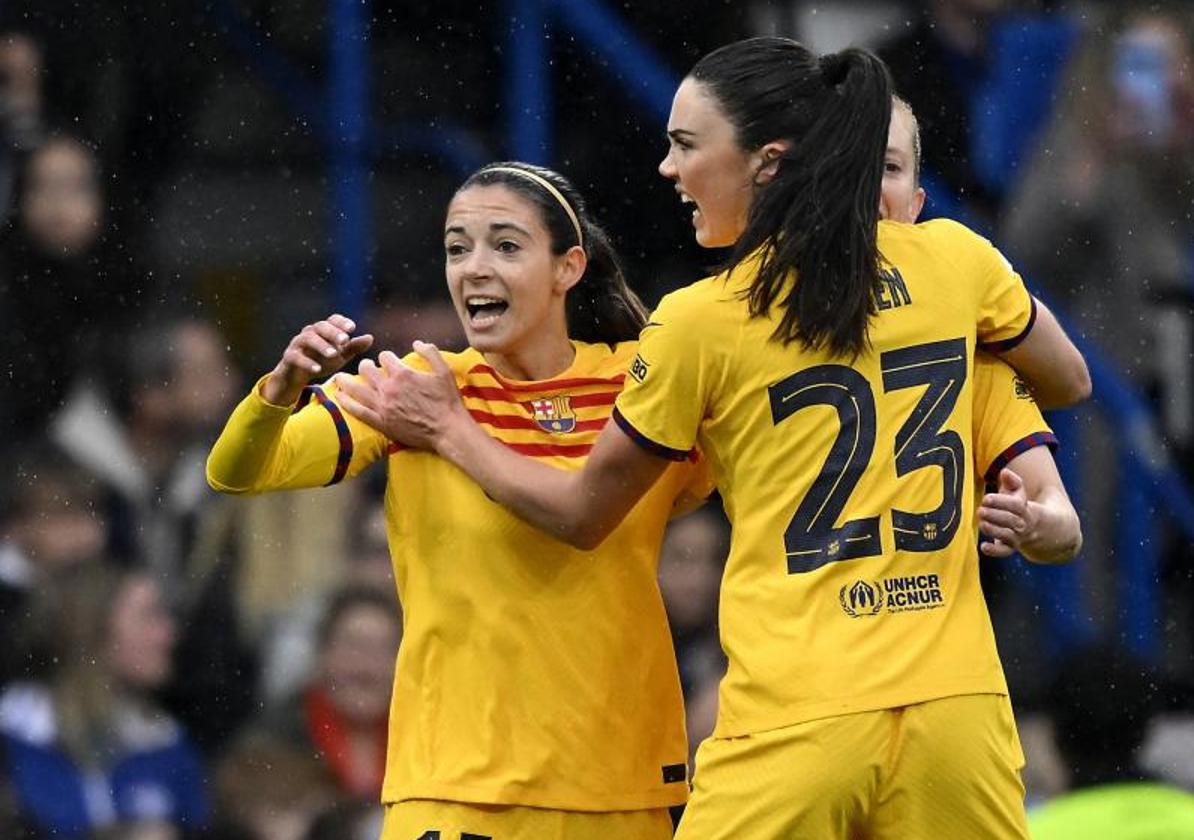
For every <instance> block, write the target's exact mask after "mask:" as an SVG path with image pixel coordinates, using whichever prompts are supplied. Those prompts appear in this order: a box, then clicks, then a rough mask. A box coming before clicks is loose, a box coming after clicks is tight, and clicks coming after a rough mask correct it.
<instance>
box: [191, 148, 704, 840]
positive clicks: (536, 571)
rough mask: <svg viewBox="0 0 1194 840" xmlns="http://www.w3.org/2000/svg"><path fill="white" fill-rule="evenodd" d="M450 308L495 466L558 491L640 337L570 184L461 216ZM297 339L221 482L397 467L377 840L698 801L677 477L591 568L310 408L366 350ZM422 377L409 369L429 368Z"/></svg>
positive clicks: (453, 231) (267, 483)
mask: <svg viewBox="0 0 1194 840" xmlns="http://www.w3.org/2000/svg"><path fill="white" fill-rule="evenodd" d="M444 250H445V254H446V273H447V279H448V290H449V292H450V295H451V298H452V302H453V303H454V305H455V307H456V310H457V312H458V314H459V316H460V319H461V322H462V324H463V325H464V330H465V332H466V334H467V336H468V339H469V343H470V345H471V349H469V350H467V351H465V352H463V353H459V354H452V355H449V356H448V357H447V362H446V363H447V364H448V365H449V366H450V367H451V369H452V370H453V371H454V374H453V375H454V376H456V377H457V380H458V382H459V384H460V391H459V393H460V395H461V396H462V397H463V399H464V400H465V402H466V404H467V406H468V411H470V412H471V415H470V416H472V417H473V418H475V419H476V421H477V422H478V423H480V424H482V426H483V427H484V428H485V429H486V430H487V434H490V435H492V436H493V439H494V440H495V441H500V443H499V445H501V446H508V447H510V449H511V451H512V452H520V453H522V454H525V455H528V456H530V457H533V458H535V459H536V460H539V461H542V462H543V463H544V464H551V465H554V466H558V467H561V468H563V469H571V470H575V469H578V468H579V467H580V465H581V464H583V462H584V460H585V458H586V456H587V455H588V453H589V451H590V449H591V448H592V445H593V442H594V440H595V439H596V437H597V434H598V432H599V430H600V429H601V428H602V427H603V426H604V425H605V424H606V422H607V420H608V419H609V416H610V412H611V410H612V408H613V402H614V398H615V397H616V396H617V394H618V392H619V391H620V390H621V387H622V381H623V378H624V375H625V371H626V369H627V367H628V366H629V363H630V360H631V358H633V356H634V349H635V342H634V341H633V340H632V339H633V338H634V337H635V336H636V335H637V334H638V331H639V328H640V327H641V326H642V325H643V323H644V320H645V318H644V315H645V312H644V310H643V308H642V305H641V303H640V302H639V301H638V299H637V297H636V296H635V295H634V293H633V292H632V291H630V289H629V288H628V287H627V285H626V282H625V280H624V278H623V275H622V272H621V270H620V268H619V265H618V260H617V257H616V254H615V253H614V250H613V248H612V247H611V246H610V243H609V241H608V239H607V238H606V236H605V234H604V233H603V232H602V230H601V229H600V228H599V227H598V226H597V225H595V224H594V223H593V221H592V220H591V219H590V218H589V216H588V214H587V212H586V210H585V206H584V203H583V202H582V200H581V198H580V196H579V195H578V194H577V193H576V191H575V190H574V189H573V187H572V186H571V185H570V184H569V183H568V182H567V181H566V180H565V179H563V178H562V177H560V176H559V175H557V174H555V173H553V172H550V171H548V170H546V169H541V168H538V167H533V166H528V165H526V164H499V165H493V166H488V167H485V168H484V169H482V170H480V171H478V172H477V173H476V174H474V175H473V176H472V177H470V178H469V179H468V180H467V181H466V182H465V183H464V185H463V186H462V187H461V188H460V190H459V191H458V192H457V193H456V195H455V197H454V198H453V199H452V201H451V203H450V205H449V206H448V212H447V221H446V224H445V229H444ZM354 328H355V325H354V324H353V323H352V322H351V321H349V320H348V319H347V318H344V317H342V316H339V315H333V316H331V317H330V318H328V319H327V320H326V321H321V322H319V323H318V324H314V325H311V326H308V327H305V328H304V329H303V330H302V331H301V332H300V333H299V334H298V335H296V336H295V337H294V338H293V339H292V340H291V342H290V344H289V346H288V347H287V348H286V351H285V353H284V354H283V355H282V358H281V360H280V361H279V362H278V365H277V366H276V367H275V368H274V370H273V372H272V373H271V374H269V375H268V376H266V377H265V378H263V380H262V381H260V382H259V383H258V384H257V386H256V387H255V388H254V389H253V391H252V393H251V394H250V395H249V396H248V397H247V398H246V399H245V400H244V401H243V402H242V403H241V404H240V406H239V407H238V408H237V409H236V411H235V412H234V413H233V415H232V418H231V419H230V420H229V422H228V425H227V428H226V429H225V430H224V432H223V434H222V435H221V437H220V439H219V440H218V441H217V442H216V445H215V447H214V449H213V450H212V453H211V456H210V459H209V461H208V480H209V482H210V483H211V485H212V486H213V487H215V488H216V489H217V490H221V491H224V492H229V493H249V492H260V491H264V490H275V489H283V488H290V487H311V486H317V485H321V484H330V483H335V482H337V481H340V480H341V479H343V478H345V477H349V476H354V475H356V474H357V473H358V472H359V471H360V470H362V469H363V468H364V467H365V466H366V465H368V464H369V463H371V462H373V461H377V460H381V459H386V462H387V471H388V475H387V478H388V481H387V489H386V509H387V519H388V527H389V538H390V546H391V551H392V554H393V558H394V569H395V578H396V580H397V583H398V589H399V592H400V595H401V599H402V606H403V617H404V625H405V626H404V638H403V642H402V646H401V649H400V652H399V655H398V663H397V671H396V674H395V684H394V697H393V701H392V706H391V715H390V738H389V748H388V756H387V767H386V778H385V784H384V788H383V792H382V799H383V802H384V803H385V804H386V812H385V825H384V830H383V835H382V836H383V838H385V840H416V838H421V840H458V838H462V837H464V838H474V840H480V838H483V837H485V838H488V837H493V838H495V840H499V839H500V840H523V838H525V840H542V838H560V840H563V838H568V840H572V839H573V838H577V840H588V838H592V840H599V839H600V840H607V838H612V837H617V838H628V839H629V840H639V839H640V838H641V839H642V840H655V838H667V837H670V836H671V832H672V825H671V820H670V818H669V815H668V811H667V808H668V807H669V806H672V805H676V804H679V803H681V802H683V801H684V800H685V799H686V798H687V793H688V790H687V784H686V781H687V779H686V773H685V766H686V765H685V761H686V757H687V748H686V743H685V735H684V726H683V720H684V709H683V704H682V698H681V695H680V685H679V679H678V676H677V673H676V665H675V660H674V656H673V653H672V648H671V641H670V636H669V633H668V628H667V622H666V618H665V614H664V610H663V603H662V599H661V597H660V594H659V589H658V586H657V583H656V566H657V556H658V552H659V547H660V543H661V541H662V536H663V531H664V527H665V525H666V523H667V520H668V517H669V515H671V513H672V512H673V505H674V503H675V502H676V500H677V498H678V497H680V496H681V495H682V493H684V492H686V491H687V492H690V493H692V494H693V495H694V496H696V497H698V498H703V497H704V495H706V494H707V493H708V491H709V489H710V487H711V481H710V480H709V478H708V477H707V473H706V472H705V471H704V470H703V469H702V468H701V467H700V466H699V465H697V464H695V463H691V462H690V463H683V464H677V465H675V466H674V467H673V468H671V469H669V470H668V471H667V472H666V474H665V476H664V478H663V479H662V480H661V481H660V482H659V483H658V484H656V485H655V487H654V488H653V489H652V490H651V492H649V493H647V494H646V496H645V498H644V499H643V501H642V503H641V504H640V505H638V506H637V507H636V509H635V510H634V512H633V513H631V514H630V516H628V517H627V519H626V521H625V522H624V523H623V524H622V525H621V526H620V527H618V528H616V529H615V530H614V531H613V533H612V534H611V535H610V537H609V538H608V539H607V540H606V542H605V543H604V545H603V546H602V547H601V548H600V549H599V550H597V551H594V552H589V551H581V550H577V549H574V548H571V547H570V546H568V545H567V544H565V543H563V542H561V541H559V540H557V539H554V538H552V537H550V536H547V535H546V534H544V533H542V532H541V531H538V530H536V529H534V528H532V527H530V526H529V525H527V524H526V523H524V522H522V521H520V520H519V519H517V518H515V517H514V516H513V515H512V514H510V513H509V512H507V511H506V510H505V509H504V508H502V507H500V506H499V505H497V504H496V503H494V502H493V501H491V500H490V499H488V498H486V496H485V494H484V493H483V492H482V490H481V488H480V487H478V486H477V485H476V484H475V483H473V482H472V481H470V480H469V479H468V478H467V477H466V476H465V475H464V474H463V473H462V472H460V471H459V470H458V469H456V467H454V466H453V465H452V464H450V463H448V462H447V461H446V460H444V459H441V458H437V457H434V456H432V455H429V454H427V453H425V452H419V451H414V450H406V449H403V448H402V447H399V446H396V445H391V442H390V441H389V440H388V439H387V438H386V437H384V436H383V435H381V434H379V433H377V432H376V431H374V430H373V429H371V428H369V427H368V426H365V425H364V424H361V423H359V422H358V421H357V420H355V419H354V418H353V417H352V416H351V415H348V414H346V413H344V412H343V411H341V409H340V405H339V402H340V400H341V399H342V395H341V394H338V389H337V388H336V387H335V385H327V386H326V387H318V386H315V387H310V386H309V383H310V381H311V380H312V378H313V377H315V376H317V375H321V374H322V375H326V374H329V373H333V372H335V371H336V370H338V369H339V368H340V367H342V366H343V365H344V364H345V363H346V362H347V361H348V360H349V359H351V358H353V357H354V356H356V355H357V354H359V353H361V352H362V351H364V350H365V349H366V348H367V347H368V346H369V345H370V344H371V342H372V338H371V337H370V336H367V335H362V336H358V337H355V338H354V337H352V334H353V331H354ZM416 358H417V357H416Z"/></svg>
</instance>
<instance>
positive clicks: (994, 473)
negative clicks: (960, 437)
mask: <svg viewBox="0 0 1194 840" xmlns="http://www.w3.org/2000/svg"><path fill="white" fill-rule="evenodd" d="M1058 445H1059V443H1058V440H1057V436H1056V435H1055V434H1053V433H1052V432H1033V433H1032V434H1030V435H1028V436H1027V437H1022V438H1020V439H1019V440H1018V441H1016V442H1015V443H1013V444H1012V445H1011V446H1009V447H1008V448H1007V449H1005V450H1003V451H1002V452H1000V453H999V455H998V456H996V458H995V460H994V461H992V462H991V466H989V467H988V468H987V471H986V473H984V474H983V479H984V480H985V481H986V482H987V484H988V485H993V484H997V483H998V482H999V471H1000V470H1002V469H1003V468H1004V467H1006V466H1007V465H1008V464H1010V463H1011V462H1012V461H1013V460H1014V459H1015V457H1016V456H1017V455H1023V454H1024V453H1025V452H1027V451H1028V450H1029V449H1035V448H1036V447H1038V446H1047V447H1049V449H1050V450H1051V451H1054V452H1056V451H1057V447H1058Z"/></svg>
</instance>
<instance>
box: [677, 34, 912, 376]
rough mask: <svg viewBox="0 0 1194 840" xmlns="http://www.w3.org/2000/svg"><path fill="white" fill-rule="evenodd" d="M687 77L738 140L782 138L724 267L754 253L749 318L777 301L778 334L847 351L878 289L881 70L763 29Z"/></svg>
mask: <svg viewBox="0 0 1194 840" xmlns="http://www.w3.org/2000/svg"><path fill="white" fill-rule="evenodd" d="M689 76H690V78H692V79H693V80H695V81H697V82H700V83H701V84H702V85H703V86H704V90H705V92H706V93H708V94H710V95H711V96H712V97H713V98H714V99H715V100H716V101H717V103H718V105H719V106H720V107H721V110H722V112H723V113H724V114H725V116H726V118H727V119H729V121H730V122H731V123H732V124H733V126H734V129H735V132H736V139H737V142H738V145H739V147H741V148H742V149H744V150H746V151H755V150H757V149H759V148H761V147H762V146H763V145H765V144H767V143H770V142H773V141H787V143H788V144H789V146H788V149H787V150H786V151H785V152H784V153H783V154H782V155H781V156H780V158H779V161H778V166H777V169H776V173H775V177H774V178H773V179H772V180H771V181H770V182H769V183H767V184H766V185H764V186H761V187H759V188H758V189H757V191H756V193H755V197H754V200H753V202H752V203H751V207H750V213H749V215H748V217H747V223H746V230H745V231H744V232H743V233H742V235H741V236H740V237H739V238H738V241H737V242H736V243H735V246H734V249H733V252H732V253H731V255H730V257H729V260H728V261H727V263H726V267H727V268H730V267H733V266H736V265H738V264H739V263H741V262H742V261H743V260H744V259H745V258H747V257H748V256H750V255H751V254H753V253H755V252H756V251H758V252H760V255H761V263H760V265H759V270H758V274H757V276H756V277H755V279H754V281H753V282H752V283H751V286H750V289H749V290H748V291H747V292H746V295H745V296H746V298H747V299H748V300H749V302H750V311H751V314H752V315H754V316H756V317H758V316H764V315H766V314H768V313H769V312H770V311H771V308H772V306H773V305H774V304H775V303H776V302H777V301H778V303H779V305H780V307H781V309H782V310H783V315H782V317H781V318H780V321H779V324H778V326H777V327H776V329H775V333H774V337H775V338H776V339H778V340H780V341H782V342H783V343H784V344H788V343H790V342H792V341H799V342H800V343H801V344H802V345H804V346H805V347H808V348H820V347H827V348H828V349H829V350H830V351H832V352H833V353H836V354H841V355H848V356H856V355H857V354H858V353H859V352H861V351H862V350H863V349H864V348H865V347H866V345H867V325H868V323H869V321H870V316H871V315H873V314H874V313H875V312H876V299H877V293H878V290H879V275H880V261H881V256H880V254H879V246H878V241H877V240H878V225H879V190H880V188H881V186H882V182H883V156H884V153H885V150H886V148H887V128H888V124H889V123H890V121H891V75H890V73H889V72H888V70H887V66H886V65H885V64H884V63H883V62H882V61H881V60H879V58H877V57H876V56H875V55H873V54H872V53H870V52H867V51H866V50H862V49H856V48H850V49H846V50H842V51H841V52H837V53H832V54H828V55H824V56H821V57H820V58H819V59H818V58H817V56H815V55H814V54H813V53H812V52H810V51H809V50H808V49H806V48H805V47H803V46H801V45H800V44H798V43H797V42H795V41H792V40H790V39H788V38H776V37H765V38H750V39H748V40H745V41H738V42H737V43H733V44H728V45H727V46H724V47H722V48H720V49H718V50H715V51H713V52H711V53H709V54H708V55H707V56H705V57H704V58H702V59H701V60H700V61H699V62H697V65H696V66H695V67H694V68H693V69H692V72H691V73H690V74H689ZM793 272H795V275H796V277H797V278H798V279H797V282H796V283H795V284H794V286H792V285H789V284H790V277H789V275H791V274H792V273H793ZM785 289H788V291H787V293H786V294H784V290H785ZM781 294H782V295H783V296H782V298H781V297H780V296H781Z"/></svg>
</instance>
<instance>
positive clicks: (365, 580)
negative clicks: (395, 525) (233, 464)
mask: <svg viewBox="0 0 1194 840" xmlns="http://www.w3.org/2000/svg"><path fill="white" fill-rule="evenodd" d="M371 483H372V482H368V481H361V482H353V483H352V484H349V485H347V487H346V489H348V490H350V491H351V495H350V501H349V502H348V506H347V511H346V514H345V517H344V519H345V521H346V523H347V526H348V534H347V538H346V550H344V551H342V552H339V553H338V554H336V555H334V556H336V557H343V562H342V563H339V564H336V565H337V566H339V567H340V568H338V569H336V572H337V574H336V579H337V580H338V581H339V584H340V586H341V587H345V586H349V587H352V586H365V587H372V588H375V589H380V590H381V591H383V592H386V593H387V594H388V595H389V596H390V601H391V603H392V604H393V605H394V606H395V607H397V600H396V598H395V597H394V570H393V566H392V565H391V563H390V547H389V544H388V543H387V542H386V521H385V509H384V507H383V506H382V500H381V498H380V497H379V494H378V492H377V490H376V489H375V488H374V487H372V486H370V485H371ZM289 495H291V496H293V495H299V494H289ZM316 495H317V496H318V497H323V496H326V495H327V494H326V493H318V494H316ZM258 498H270V497H258ZM324 563H325V565H330V564H327V555H324ZM275 577H276V575H275ZM305 590H306V591H307V594H306V595H299V596H298V597H296V598H294V599H293V603H292V605H291V606H290V607H289V608H288V609H287V610H285V611H284V612H283V613H282V614H281V615H279V616H277V617H276V619H275V620H274V621H273V622H271V623H270V625H269V626H268V627H267V628H266V629H265V631H264V632H263V633H262V636H261V643H260V648H261V687H260V691H259V696H260V698H261V700H262V702H263V703H264V704H265V706H266V707H267V708H272V707H274V706H276V705H278V703H280V702H281V701H283V700H288V699H289V698H290V697H291V695H292V694H293V693H294V692H297V691H299V690H300V689H302V687H303V686H304V685H305V684H306V682H307V681H308V680H309V679H310V676H311V674H312V673H313V672H314V671H315V669H316V660H317V658H318V653H319V647H320V640H319V635H320V626H321V624H322V623H323V619H324V616H325V614H326V613H327V610H328V605H329V603H330V601H331V600H332V598H333V597H334V595H335V591H336V589H335V587H328V588H327V589H326V590H325V589H317V588H314V587H311V586H307V587H305Z"/></svg>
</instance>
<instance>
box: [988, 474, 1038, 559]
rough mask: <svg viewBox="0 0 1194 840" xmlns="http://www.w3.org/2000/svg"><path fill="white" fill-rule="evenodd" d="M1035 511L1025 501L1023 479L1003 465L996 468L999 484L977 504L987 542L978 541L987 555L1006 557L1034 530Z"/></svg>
mask: <svg viewBox="0 0 1194 840" xmlns="http://www.w3.org/2000/svg"><path fill="white" fill-rule="evenodd" d="M1036 519H1037V511H1036V509H1035V507H1034V506H1033V505H1032V504H1030V503H1029V501H1028V494H1027V492H1026V491H1025V489H1024V481H1023V480H1022V479H1021V478H1020V476H1019V475H1017V474H1016V473H1014V472H1012V471H1011V470H1009V469H1007V468H1004V469H1002V470H1000V471H999V488H998V490H997V491H996V492H994V493H988V494H987V495H985V496H983V501H982V504H981V505H979V508H978V524H979V530H981V531H982V532H983V533H984V534H986V535H987V536H988V537H991V538H992V539H991V541H990V542H984V543H983V544H982V547H981V548H982V552H983V554H985V555H987V556H988V557H1010V556H1011V555H1012V554H1014V553H1016V552H1017V551H1019V550H1020V546H1021V544H1022V543H1023V542H1024V541H1026V540H1028V539H1031V537H1032V535H1033V534H1034V533H1035V531H1036Z"/></svg>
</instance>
